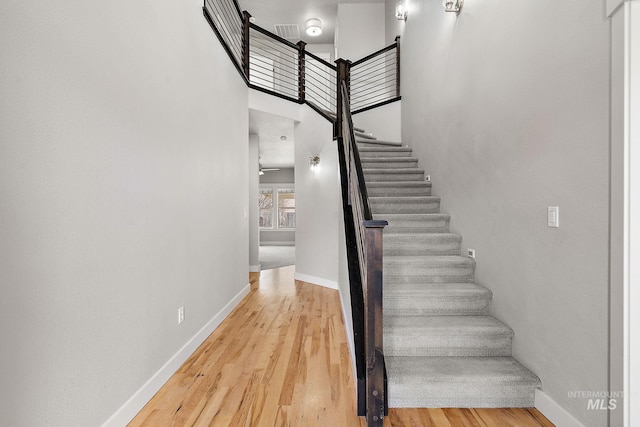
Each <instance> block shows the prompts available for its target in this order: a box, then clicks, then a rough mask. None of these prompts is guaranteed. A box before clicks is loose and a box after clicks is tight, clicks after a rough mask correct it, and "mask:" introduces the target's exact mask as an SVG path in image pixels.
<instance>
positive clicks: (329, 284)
mask: <svg viewBox="0 0 640 427" xmlns="http://www.w3.org/2000/svg"><path fill="white" fill-rule="evenodd" d="M293 278H294V279H295V280H301V281H303V282H307V283H311V284H312V285H318V286H324V287H325V288H329V289H336V290H338V289H339V288H338V283H337V282H334V281H333V280H328V279H323V278H322V277H316V276H310V275H308V274H302V273H298V272H297V271H296V272H295V273H294V274H293Z"/></svg>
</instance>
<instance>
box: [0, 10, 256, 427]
mask: <svg viewBox="0 0 640 427" xmlns="http://www.w3.org/2000/svg"><path fill="white" fill-rule="evenodd" d="M201 6H202V2H200V1H195V0H188V1H182V2H175V1H166V0H160V1H156V2H154V3H153V5H150V4H149V3H147V2H127V1H122V0H115V1H111V2H103V3H94V2H86V1H80V0H69V1H65V2H50V3H47V2H45V3H43V2H40V3H33V2H19V1H9V2H5V3H3V6H2V9H3V11H2V13H1V14H0V56H1V57H2V63H1V65H0V69H1V71H0V74H1V75H2V78H1V79H0V85H1V93H2V95H1V96H0V121H1V123H0V319H1V320H2V321H1V322H0V337H1V338H2V345H1V346H0V360H1V361H2V363H1V364H0V384H2V391H1V392H0V393H1V395H0V397H1V398H0V424H1V425H4V426H29V427H34V426H82V427H85V426H98V425H100V424H102V423H103V422H104V421H105V420H106V419H107V418H108V417H109V416H111V415H112V414H113V413H114V411H116V409H118V408H119V407H120V406H121V405H122V404H123V403H125V401H126V400H127V399H128V398H129V397H131V396H132V395H133V393H134V392H135V391H136V390H137V389H138V388H140V387H141V386H142V385H143V384H144V383H145V382H146V381H147V380H149V378H150V377H151V376H152V375H153V374H154V373H155V372H157V371H158V370H159V369H160V368H161V367H162V366H163V364H164V363H165V362H166V361H167V360H168V359H169V358H170V357H171V356H172V355H174V354H175V353H176V352H177V351H178V350H179V349H180V348H181V347H182V346H183V345H184V344H185V343H186V342H187V341H188V340H189V339H190V338H191V337H192V336H194V335H195V334H196V332H197V331H198V330H200V328H201V327H202V326H203V325H204V324H205V323H206V322H208V321H209V320H210V319H211V318H212V317H213V316H214V315H215V314H216V313H218V312H219V311H220V309H221V308H222V307H223V306H224V305H225V304H227V303H228V302H229V301H230V300H231V298H232V297H233V296H235V295H236V294H238V292H239V291H240V290H241V289H243V288H244V287H245V286H246V285H247V282H248V278H247V265H248V254H247V252H248V251H247V241H248V231H247V219H246V218H245V217H244V216H243V211H246V209H247V208H248V206H247V203H248V192H247V189H248V181H247V176H248V172H247V159H248V148H247V147H248V143H247V129H248V118H247V111H248V105H247V89H246V86H245V84H244V82H243V81H242V79H241V78H240V77H239V75H238V73H237V71H236V69H235V68H234V67H233V65H232V64H231V62H230V61H229V59H228V57H227V55H226V53H225V52H224V50H223V49H222V47H221V46H220V44H219V42H218V41H217V40H216V37H215V36H214V34H213V33H212V31H211V29H210V27H209V26H208V24H207V23H206V21H205V20H204V18H203V16H202V11H201ZM230 123H232V124H233V126H229V124H230ZM181 305H184V306H185V310H186V319H185V322H184V323H183V324H181V325H178V324H177V321H176V319H177V316H176V311H177V309H178V307H179V306H181Z"/></svg>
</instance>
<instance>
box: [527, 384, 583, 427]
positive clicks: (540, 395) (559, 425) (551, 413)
mask: <svg viewBox="0 0 640 427" xmlns="http://www.w3.org/2000/svg"><path fill="white" fill-rule="evenodd" d="M535 407H536V409H537V410H538V411H540V412H541V413H542V415H544V416H545V417H547V418H548V419H549V421H551V422H552V423H553V424H555V425H556V427H584V424H582V423H581V422H580V421H578V420H577V419H576V418H575V417H574V416H573V415H571V414H570V413H569V412H567V410H566V409H564V408H563V407H562V406H560V405H558V404H557V403H556V401H555V400H553V399H552V398H550V397H549V395H547V394H546V393H545V392H543V391H541V390H540V389H536V396H535Z"/></svg>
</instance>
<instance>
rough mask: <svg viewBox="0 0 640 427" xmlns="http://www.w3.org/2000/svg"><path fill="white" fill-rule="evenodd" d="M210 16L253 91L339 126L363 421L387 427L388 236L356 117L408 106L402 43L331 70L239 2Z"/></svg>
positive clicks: (214, 2) (222, 0) (212, 5)
mask: <svg viewBox="0 0 640 427" xmlns="http://www.w3.org/2000/svg"><path fill="white" fill-rule="evenodd" d="M203 13H204V16H205V18H206V19H207V21H208V22H209V25H211V28H212V29H213V31H214V33H215V34H216V36H217V37H218V39H219V41H220V43H221V44H222V46H223V47H224V49H225V50H226V52H227V54H228V55H229V58H230V59H231V61H232V62H233V64H234V65H235V66H236V69H237V70H238V72H239V73H240V75H241V76H242V78H243V79H244V80H245V82H246V84H247V85H248V86H249V87H250V88H253V89H256V90H259V91H262V92H266V93H269V94H271V95H274V96H277V97H280V98H283V99H286V100H289V101H292V102H296V103H299V104H303V103H304V104H307V105H309V106H310V107H311V108H313V109H314V110H315V111H316V112H317V113H319V114H321V115H322V116H323V117H324V118H326V119H327V120H329V121H330V122H332V123H333V124H334V139H335V140H336V141H337V143H338V157H339V165H340V178H341V187H342V204H343V214H344V223H345V237H346V243H347V263H348V267H349V282H350V283H349V285H350V293H351V312H352V320H353V330H354V335H353V340H354V345H355V359H356V372H357V401H358V415H360V416H366V419H367V426H368V427H382V426H383V419H384V416H385V415H386V414H387V410H388V407H387V406H388V405H387V390H386V389H387V387H386V371H385V367H384V353H383V347H382V336H383V333H382V265H383V262H382V253H383V251H382V232H383V229H384V227H385V225H386V224H387V223H386V221H375V220H373V216H372V214H371V209H370V206H369V198H368V196H367V188H366V183H365V180H364V174H363V171H362V164H361V162H360V155H359V152H358V145H357V143H356V140H355V137H354V127H353V120H352V115H353V114H357V113H360V112H363V111H367V110H370V109H372V108H376V107H379V106H382V105H385V104H388V103H391V102H394V101H398V100H400V40H399V37H398V38H396V41H395V42H394V43H393V44H391V45H390V46H387V47H385V48H383V49H381V50H379V51H378V52H374V53H372V54H371V55H368V56H366V57H364V58H362V59H359V60H357V61H355V62H351V61H347V60H344V59H338V60H336V63H335V64H331V63H329V62H327V61H325V60H323V59H322V58H320V57H318V56H316V55H314V54H313V53H311V52H308V51H307V50H306V43H305V42H303V41H299V42H297V43H295V44H294V43H292V42H290V41H288V40H286V39H283V38H282V37H279V36H277V35H275V34H273V33H271V32H269V31H267V30H265V29H264V28H261V27H259V26H257V25H255V24H253V23H252V22H251V15H250V14H249V13H248V12H246V11H241V10H240V7H239V5H238V2H237V0H205V2H204V7H203Z"/></svg>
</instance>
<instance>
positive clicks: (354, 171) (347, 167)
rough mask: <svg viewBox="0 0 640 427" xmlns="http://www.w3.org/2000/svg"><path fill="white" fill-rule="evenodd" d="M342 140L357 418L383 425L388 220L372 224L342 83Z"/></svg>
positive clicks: (341, 162) (342, 174) (346, 96)
mask: <svg viewBox="0 0 640 427" xmlns="http://www.w3.org/2000/svg"><path fill="white" fill-rule="evenodd" d="M341 100H342V104H343V105H342V108H341V113H342V117H341V119H342V120H341V122H342V123H343V125H342V126H341V131H342V133H341V135H340V136H338V138H337V140H338V155H339V158H340V159H339V160H340V174H341V183H342V203H343V211H344V218H345V235H346V240H347V254H348V257H349V277H350V287H351V289H350V290H351V297H352V310H353V309H354V305H353V304H356V305H357V313H358V316H355V315H354V316H353V317H354V318H353V321H354V331H356V330H357V331H360V330H361V331H362V336H357V337H354V341H356V340H357V341H358V342H357V343H356V349H358V348H359V349H360V351H359V352H358V351H356V353H357V354H356V357H357V358H358V357H360V362H359V363H358V364H359V365H360V366H361V368H362V367H363V368H364V372H363V370H362V369H361V370H360V372H358V373H357V375H358V389H359V393H358V407H359V412H358V413H359V415H365V416H366V417H367V426H369V427H372V426H380V427H381V426H382V425H383V420H384V416H385V415H386V413H387V411H388V406H387V390H386V372H385V365H384V351H383V346H382V337H383V328H382V295H383V294H382V265H383V264H382V254H383V246H382V233H383V230H384V227H385V226H386V225H387V221H383V220H374V219H373V215H372V213H371V207H370V205H369V197H368V195H367V187H366V183H365V179H364V172H363V170H362V163H361V161H360V154H359V152H358V145H357V143H356V139H355V133H354V128H353V120H352V117H351V108H350V106H349V96H348V89H347V84H346V82H344V81H343V82H342V84H341Z"/></svg>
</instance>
